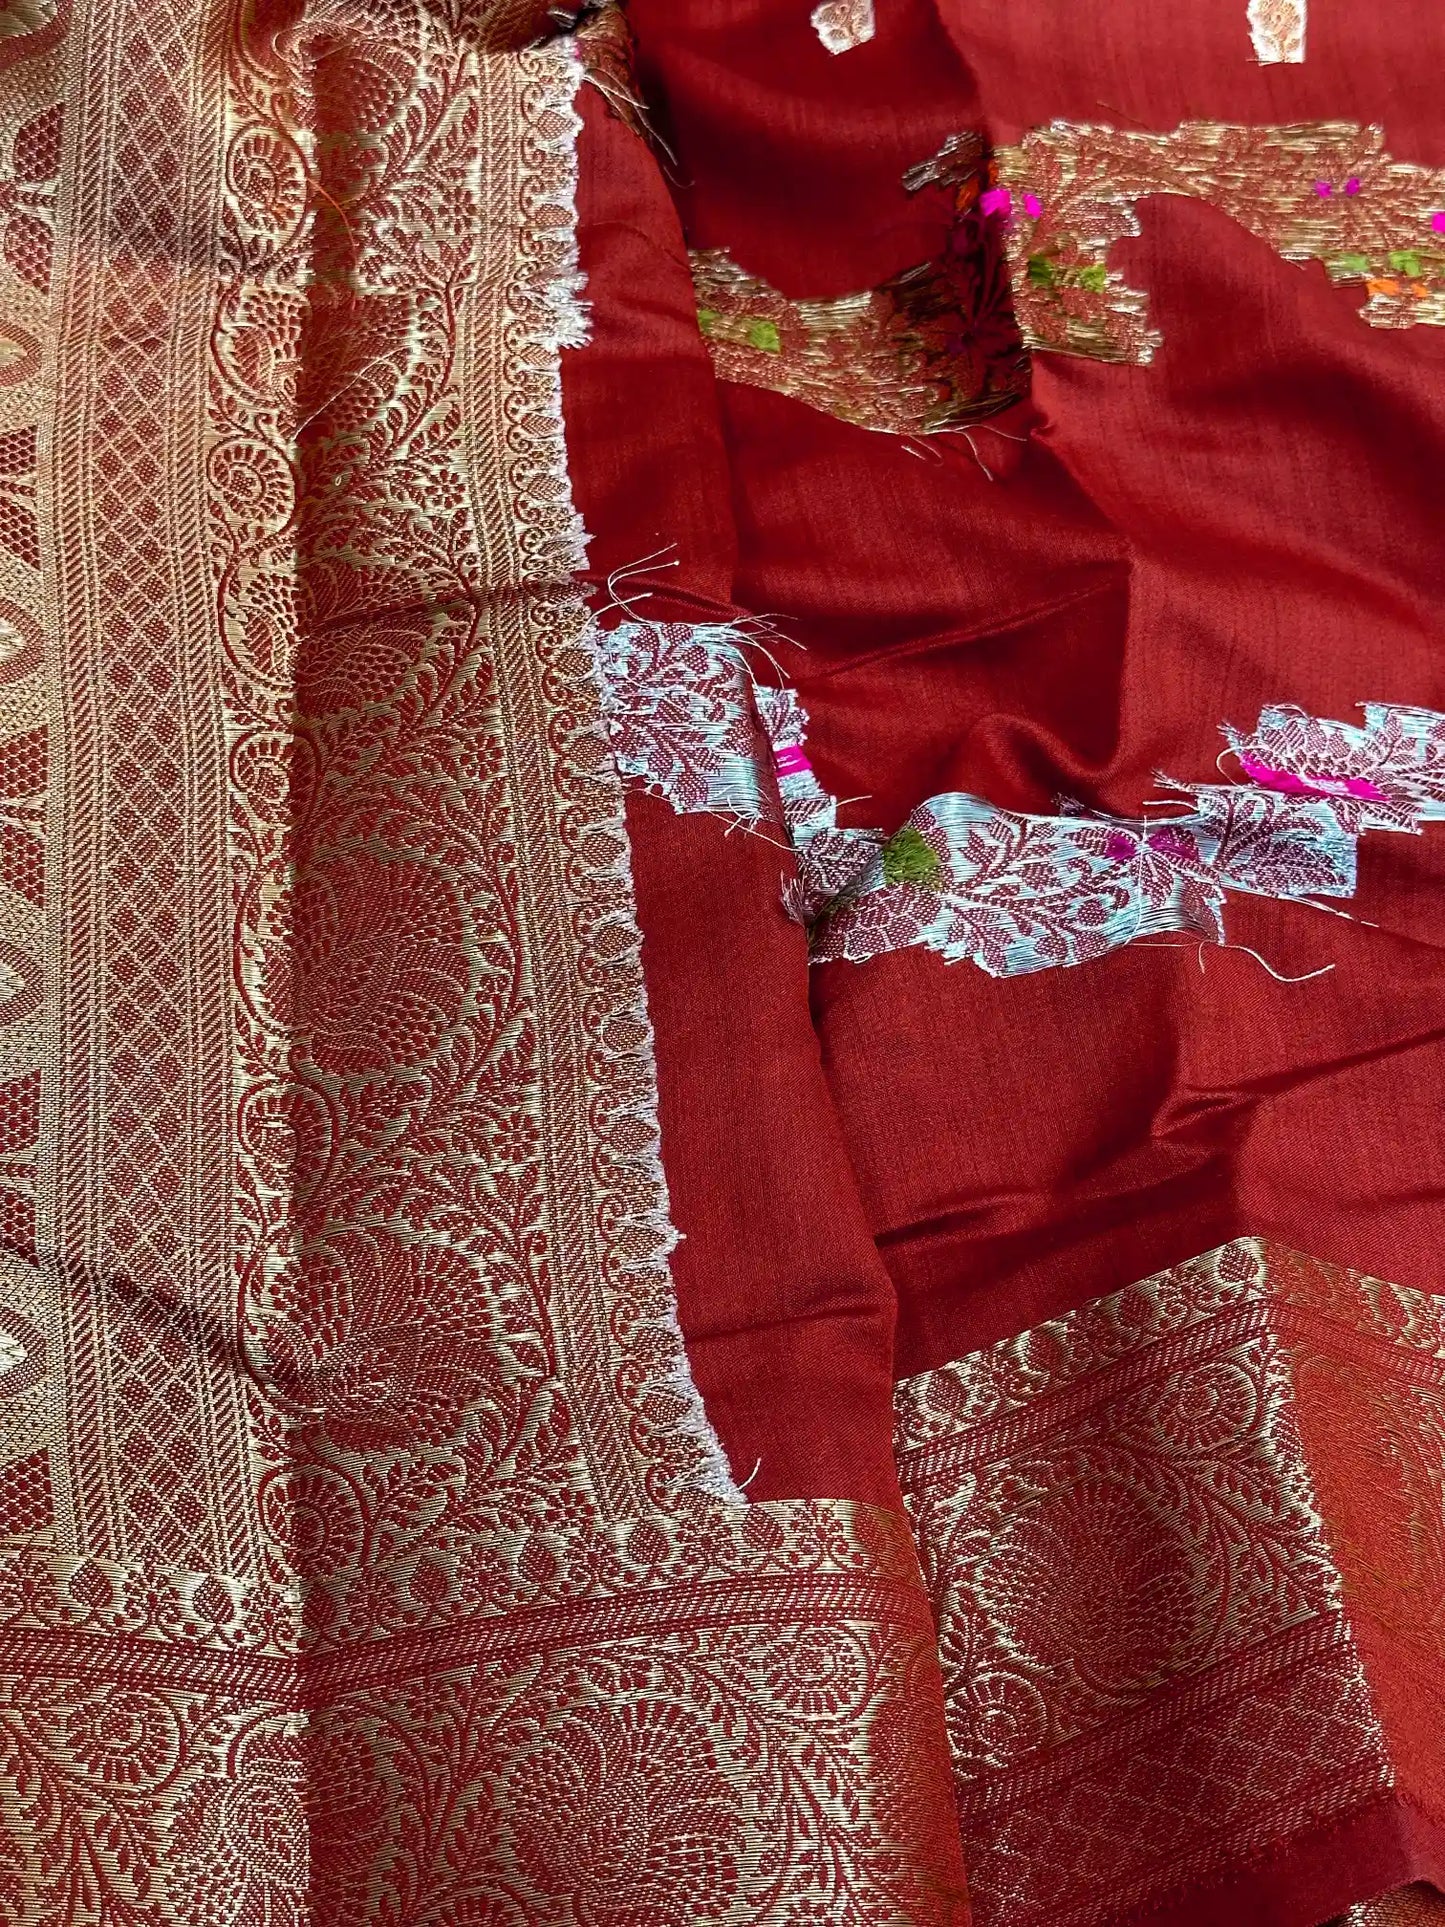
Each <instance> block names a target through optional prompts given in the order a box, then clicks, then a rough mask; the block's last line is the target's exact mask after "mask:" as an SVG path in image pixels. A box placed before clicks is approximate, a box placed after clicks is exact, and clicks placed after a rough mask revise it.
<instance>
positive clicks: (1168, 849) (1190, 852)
mask: <svg viewBox="0 0 1445 1927" xmlns="http://www.w3.org/2000/svg"><path fill="white" fill-rule="evenodd" d="M1144 840H1145V842H1146V843H1147V844H1148V845H1149V848H1150V849H1151V850H1157V851H1158V852H1159V854H1160V856H1172V857H1177V858H1178V859H1179V861H1180V862H1181V863H1192V862H1193V861H1194V860H1195V858H1196V857H1197V856H1198V855H1199V852H1198V850H1196V849H1195V847H1194V845H1193V843H1192V842H1191V841H1190V839H1189V838H1188V837H1187V836H1183V835H1181V834H1180V832H1179V831H1178V830H1155V831H1154V832H1153V833H1152V834H1151V835H1149V836H1147V837H1146V838H1145V839H1144Z"/></svg>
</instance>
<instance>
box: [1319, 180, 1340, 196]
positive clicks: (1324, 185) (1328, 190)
mask: <svg viewBox="0 0 1445 1927" xmlns="http://www.w3.org/2000/svg"><path fill="white" fill-rule="evenodd" d="M1334 191H1335V190H1334V189H1333V188H1332V187H1331V186H1330V184H1329V182H1328V181H1316V182H1315V193H1316V194H1318V195H1319V197H1320V199H1321V200H1325V199H1326V198H1327V197H1328V196H1329V195H1331V194H1333V193H1334Z"/></svg>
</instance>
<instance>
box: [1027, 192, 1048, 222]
mask: <svg viewBox="0 0 1445 1927" xmlns="http://www.w3.org/2000/svg"><path fill="white" fill-rule="evenodd" d="M1043 211H1044V204H1043V202H1042V201H1041V200H1040V199H1039V197H1038V195H1037V194H1025V196H1024V213H1025V214H1027V215H1028V217H1029V219H1030V220H1031V221H1037V219H1038V218H1039V216H1040V215H1041V214H1042V213H1043Z"/></svg>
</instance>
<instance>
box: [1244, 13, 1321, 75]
mask: <svg viewBox="0 0 1445 1927" xmlns="http://www.w3.org/2000/svg"><path fill="white" fill-rule="evenodd" d="M1306 4H1307V0H1249V37H1250V40H1251V42H1252V43H1253V46H1254V57H1255V59H1256V60H1258V61H1259V63H1260V64H1261V66H1265V67H1272V66H1278V65H1281V64H1284V65H1289V66H1298V65H1299V64H1300V63H1301V62H1302V61H1303V59H1304V57H1305V8H1306Z"/></svg>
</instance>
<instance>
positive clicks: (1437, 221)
mask: <svg viewBox="0 0 1445 1927" xmlns="http://www.w3.org/2000/svg"><path fill="white" fill-rule="evenodd" d="M1430 225H1431V227H1432V228H1434V230H1435V232H1436V233H1437V234H1445V207H1442V208H1441V209H1440V211H1439V212H1438V213H1437V214H1432V215H1431V216H1430Z"/></svg>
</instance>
